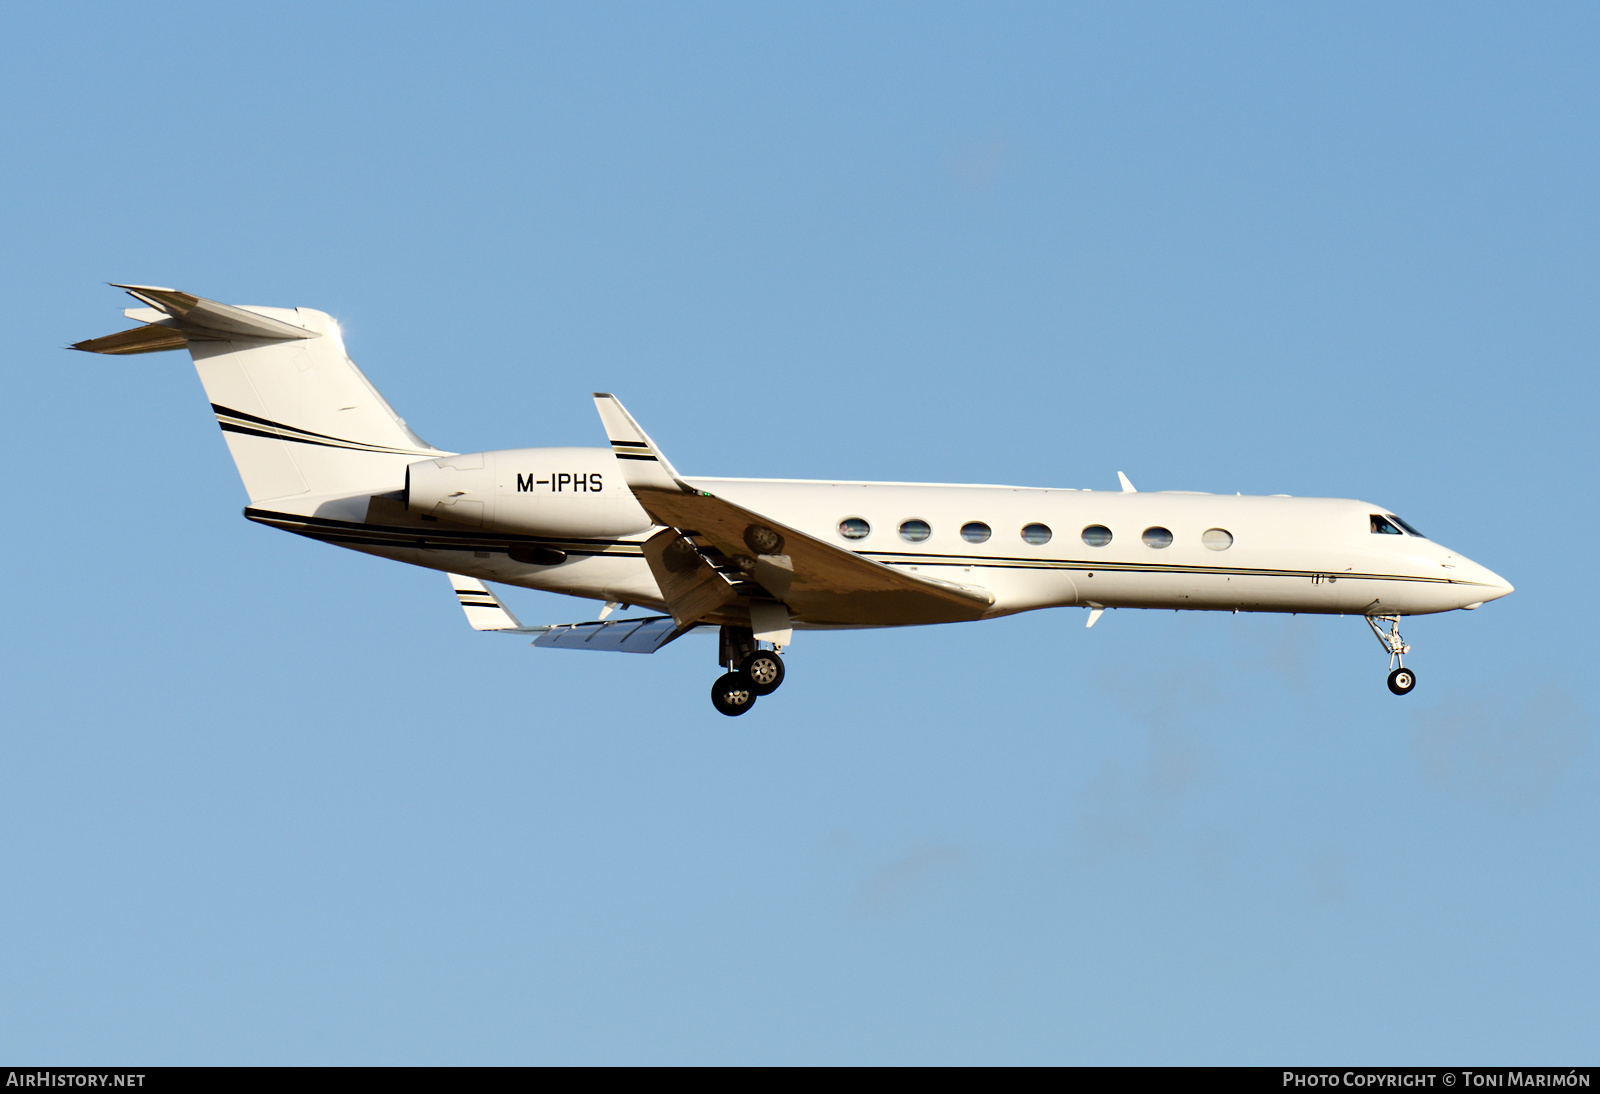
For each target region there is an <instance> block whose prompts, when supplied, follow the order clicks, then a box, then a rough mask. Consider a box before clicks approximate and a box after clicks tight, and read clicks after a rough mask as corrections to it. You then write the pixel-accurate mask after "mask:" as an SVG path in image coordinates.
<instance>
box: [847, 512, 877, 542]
mask: <svg viewBox="0 0 1600 1094" xmlns="http://www.w3.org/2000/svg"><path fill="white" fill-rule="evenodd" d="M839 534H840V535H841V536H843V537H844V538H845V539H866V538H867V537H868V536H870V535H871V534H872V525H870V524H868V523H867V522H866V521H864V520H862V519H861V518H860V517H846V518H845V519H844V520H841V521H840V522H839Z"/></svg>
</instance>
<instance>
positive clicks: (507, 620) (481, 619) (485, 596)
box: [448, 574, 522, 631]
mask: <svg viewBox="0 0 1600 1094" xmlns="http://www.w3.org/2000/svg"><path fill="white" fill-rule="evenodd" d="M448 576H449V578H450V587H451V588H452V589H454V590H455V591H456V599H457V600H459V601H460V602H461V610H462V611H464V612H466V613H467V622H468V623H469V624H471V625H472V629H473V630H475V631H516V630H521V629H522V624H521V623H518V622H517V617H516V616H514V615H512V614H511V612H510V611H509V610H507V608H506V606H505V605H504V604H502V603H500V598H499V597H497V596H495V595H494V594H493V593H491V592H490V591H489V587H488V586H487V585H485V584H484V583H483V582H481V581H479V580H478V579H477V578H475V577H464V576H462V575H461V574H449V575H448Z"/></svg>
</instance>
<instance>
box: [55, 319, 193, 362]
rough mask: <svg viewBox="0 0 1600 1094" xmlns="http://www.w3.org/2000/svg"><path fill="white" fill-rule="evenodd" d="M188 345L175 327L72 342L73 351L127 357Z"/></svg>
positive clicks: (127, 331) (143, 329) (126, 332)
mask: <svg viewBox="0 0 1600 1094" xmlns="http://www.w3.org/2000/svg"><path fill="white" fill-rule="evenodd" d="M188 344H189V340H188V339H187V338H185V337H184V336H183V332H182V331H181V330H178V329H177V328H175V327H164V326H155V325H153V324H152V325H151V326H148V327H134V328H133V329H132V330H125V331H118V332H117V333H116V334H108V335H106V336H105V337H104V338H91V339H89V340H88V341H87V342H74V343H73V344H72V348H73V349H81V350H83V351H84V352H85V353H111V354H116V355H118V356H128V355H131V354H135V353H160V352H161V351H162V350H164V349H182V348H183V347H184V346H187V345H188Z"/></svg>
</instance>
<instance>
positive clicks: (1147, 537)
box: [1140, 528, 1172, 551]
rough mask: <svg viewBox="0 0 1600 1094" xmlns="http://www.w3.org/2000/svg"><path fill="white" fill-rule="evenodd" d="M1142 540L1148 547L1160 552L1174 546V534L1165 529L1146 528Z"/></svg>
mask: <svg viewBox="0 0 1600 1094" xmlns="http://www.w3.org/2000/svg"><path fill="white" fill-rule="evenodd" d="M1140 538H1141V539H1143V540H1144V545H1145V546H1146V547H1154V548H1155V549H1156V550H1158V551H1159V550H1160V549H1161V548H1163V547H1171V546H1172V533H1171V532H1169V531H1167V530H1166V529H1165V528H1146V529H1145V530H1144V535H1143V536H1141V537H1140Z"/></svg>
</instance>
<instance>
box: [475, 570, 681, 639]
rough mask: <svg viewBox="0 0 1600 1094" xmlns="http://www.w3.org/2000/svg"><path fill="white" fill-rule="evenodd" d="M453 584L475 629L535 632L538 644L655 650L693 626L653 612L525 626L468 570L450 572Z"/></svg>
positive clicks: (514, 632) (508, 632)
mask: <svg viewBox="0 0 1600 1094" xmlns="http://www.w3.org/2000/svg"><path fill="white" fill-rule="evenodd" d="M447 576H448V577H449V578H450V587H451V588H452V589H454V590H455V594H456V599H457V600H459V601H460V602H461V609H462V611H464V612H466V613H467V622H468V623H469V624H471V626H472V629H473V630H475V631H499V632H501V633H502V634H536V635H538V636H539V637H538V638H535V639H534V640H533V644H534V645H535V646H546V647H555V648H556V649H563V650H604V651H608V652H612V653H655V652H656V650H659V649H660V648H661V647H662V646H665V645H666V644H667V643H668V642H671V641H672V640H673V639H675V638H680V637H682V636H683V635H684V634H686V633H688V632H689V631H690V630H692V629H693V626H692V625H691V626H688V627H680V626H679V625H678V624H677V623H676V622H674V621H673V619H672V617H670V616H665V615H652V616H649V617H647V618H645V619H599V620H594V621H592V622H588V623H557V624H555V625H553V626H549V627H524V626H523V625H522V624H521V623H519V622H517V617H516V616H514V615H512V614H511V609H510V608H507V607H506V606H505V605H504V604H502V603H501V602H500V598H499V597H498V596H495V595H494V593H493V592H492V591H491V590H490V589H489V586H487V585H485V584H484V583H483V582H481V581H479V580H478V579H477V578H475V577H467V576H466V575H465V574H449V575H447Z"/></svg>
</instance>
